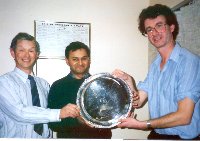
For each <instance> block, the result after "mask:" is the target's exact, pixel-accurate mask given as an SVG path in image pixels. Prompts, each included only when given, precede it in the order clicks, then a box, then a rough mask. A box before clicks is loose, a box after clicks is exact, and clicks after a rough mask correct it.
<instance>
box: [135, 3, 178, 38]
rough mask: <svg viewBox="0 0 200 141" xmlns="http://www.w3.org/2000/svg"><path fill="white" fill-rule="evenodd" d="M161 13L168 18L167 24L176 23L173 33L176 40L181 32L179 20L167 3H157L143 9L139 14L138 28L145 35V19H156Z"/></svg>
mask: <svg viewBox="0 0 200 141" xmlns="http://www.w3.org/2000/svg"><path fill="white" fill-rule="evenodd" d="M160 15H162V16H164V17H165V18H166V24H168V25H169V26H171V25H172V24H173V25H175V29H174V32H173V33H172V34H173V38H174V40H175V39H176V37H177V35H178V32H179V25H178V21H177V18H176V15H175V13H174V12H173V11H172V10H171V9H170V8H169V7H168V6H166V5H162V4H155V5H153V6H149V7H147V8H145V9H143V10H142V12H141V13H140V15H139V19H138V21H139V23H138V24H139V25H138V29H139V30H140V32H141V33H142V35H145V33H146V31H145V27H144V21H145V20H146V19H154V18H156V17H157V16H160Z"/></svg>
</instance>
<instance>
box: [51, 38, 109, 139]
mask: <svg viewBox="0 0 200 141" xmlns="http://www.w3.org/2000/svg"><path fill="white" fill-rule="evenodd" d="M65 57H66V58H65V60H66V63H67V65H68V66H69V67H70V73H69V74H68V75H67V76H65V77H63V78H61V79H59V80H57V81H55V82H54V83H53V84H52V86H51V88H50V93H49V98H48V107H49V108H59V107H62V106H63V105H66V104H69V103H73V104H76V98H77V92H78V89H79V87H80V86H81V84H82V83H83V81H84V80H85V79H86V78H88V77H89V76H90V74H89V68H90V49H89V48H88V47H87V45H85V44H84V43H82V42H72V43H70V44H69V45H68V46H67V47H66V49H65ZM49 127H50V128H51V129H52V130H53V131H55V132H57V137H58V138H83V139H84V138H93V139H110V138H111V136H112V134H111V129H100V128H91V127H90V126H88V125H87V124H86V123H85V122H84V121H83V119H82V118H80V117H78V118H67V119H63V120H62V121H61V122H60V123H50V124H49Z"/></svg>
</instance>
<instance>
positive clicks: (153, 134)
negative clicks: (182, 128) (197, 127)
mask: <svg viewBox="0 0 200 141" xmlns="http://www.w3.org/2000/svg"><path fill="white" fill-rule="evenodd" d="M147 139H149V140H183V139H182V138H180V137H179V136H178V135H164V134H158V133H156V132H155V131H154V130H152V131H151V132H150V134H149V135H148V137H147ZM191 140H200V136H198V137H196V138H194V139H191Z"/></svg>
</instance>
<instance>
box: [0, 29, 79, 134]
mask: <svg viewBox="0 0 200 141" xmlns="http://www.w3.org/2000/svg"><path fill="white" fill-rule="evenodd" d="M10 53H11V55H12V57H13V58H14V60H15V64H16V67H15V69H14V70H13V71H11V72H8V73H6V74H4V75H2V76H0V138H50V137H51V135H52V134H51V133H52V132H51V131H50V130H49V128H48V125H47V123H48V122H58V121H60V120H61V119H62V118H66V117H72V118H74V117H77V116H79V109H78V107H77V106H76V105H73V104H68V105H66V106H65V105H63V107H62V108H60V109H47V108H46V107H47V97H48V92H49V84H48V83H47V81H45V80H44V79H42V78H39V77H36V76H34V75H33V72H32V70H33V66H34V64H35V62H36V60H37V58H38V56H39V53H40V46H39V44H38V43H37V41H36V40H35V38H34V37H33V36H31V35H29V34H27V33H18V34H17V35H16V36H15V37H14V38H13V40H12V43H11V46H10Z"/></svg>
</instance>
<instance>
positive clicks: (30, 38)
mask: <svg viewBox="0 0 200 141" xmlns="http://www.w3.org/2000/svg"><path fill="white" fill-rule="evenodd" d="M19 40H28V41H33V42H34V43H35V46H36V51H37V52H38V53H40V45H39V43H38V42H37V41H36V40H35V38H34V37H33V36H31V35H30V34H28V33H24V32H20V33H18V34H17V35H16V36H15V37H14V38H13V40H12V42H11V45H10V48H12V49H13V50H14V51H15V50H16V47H17V41H19Z"/></svg>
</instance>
